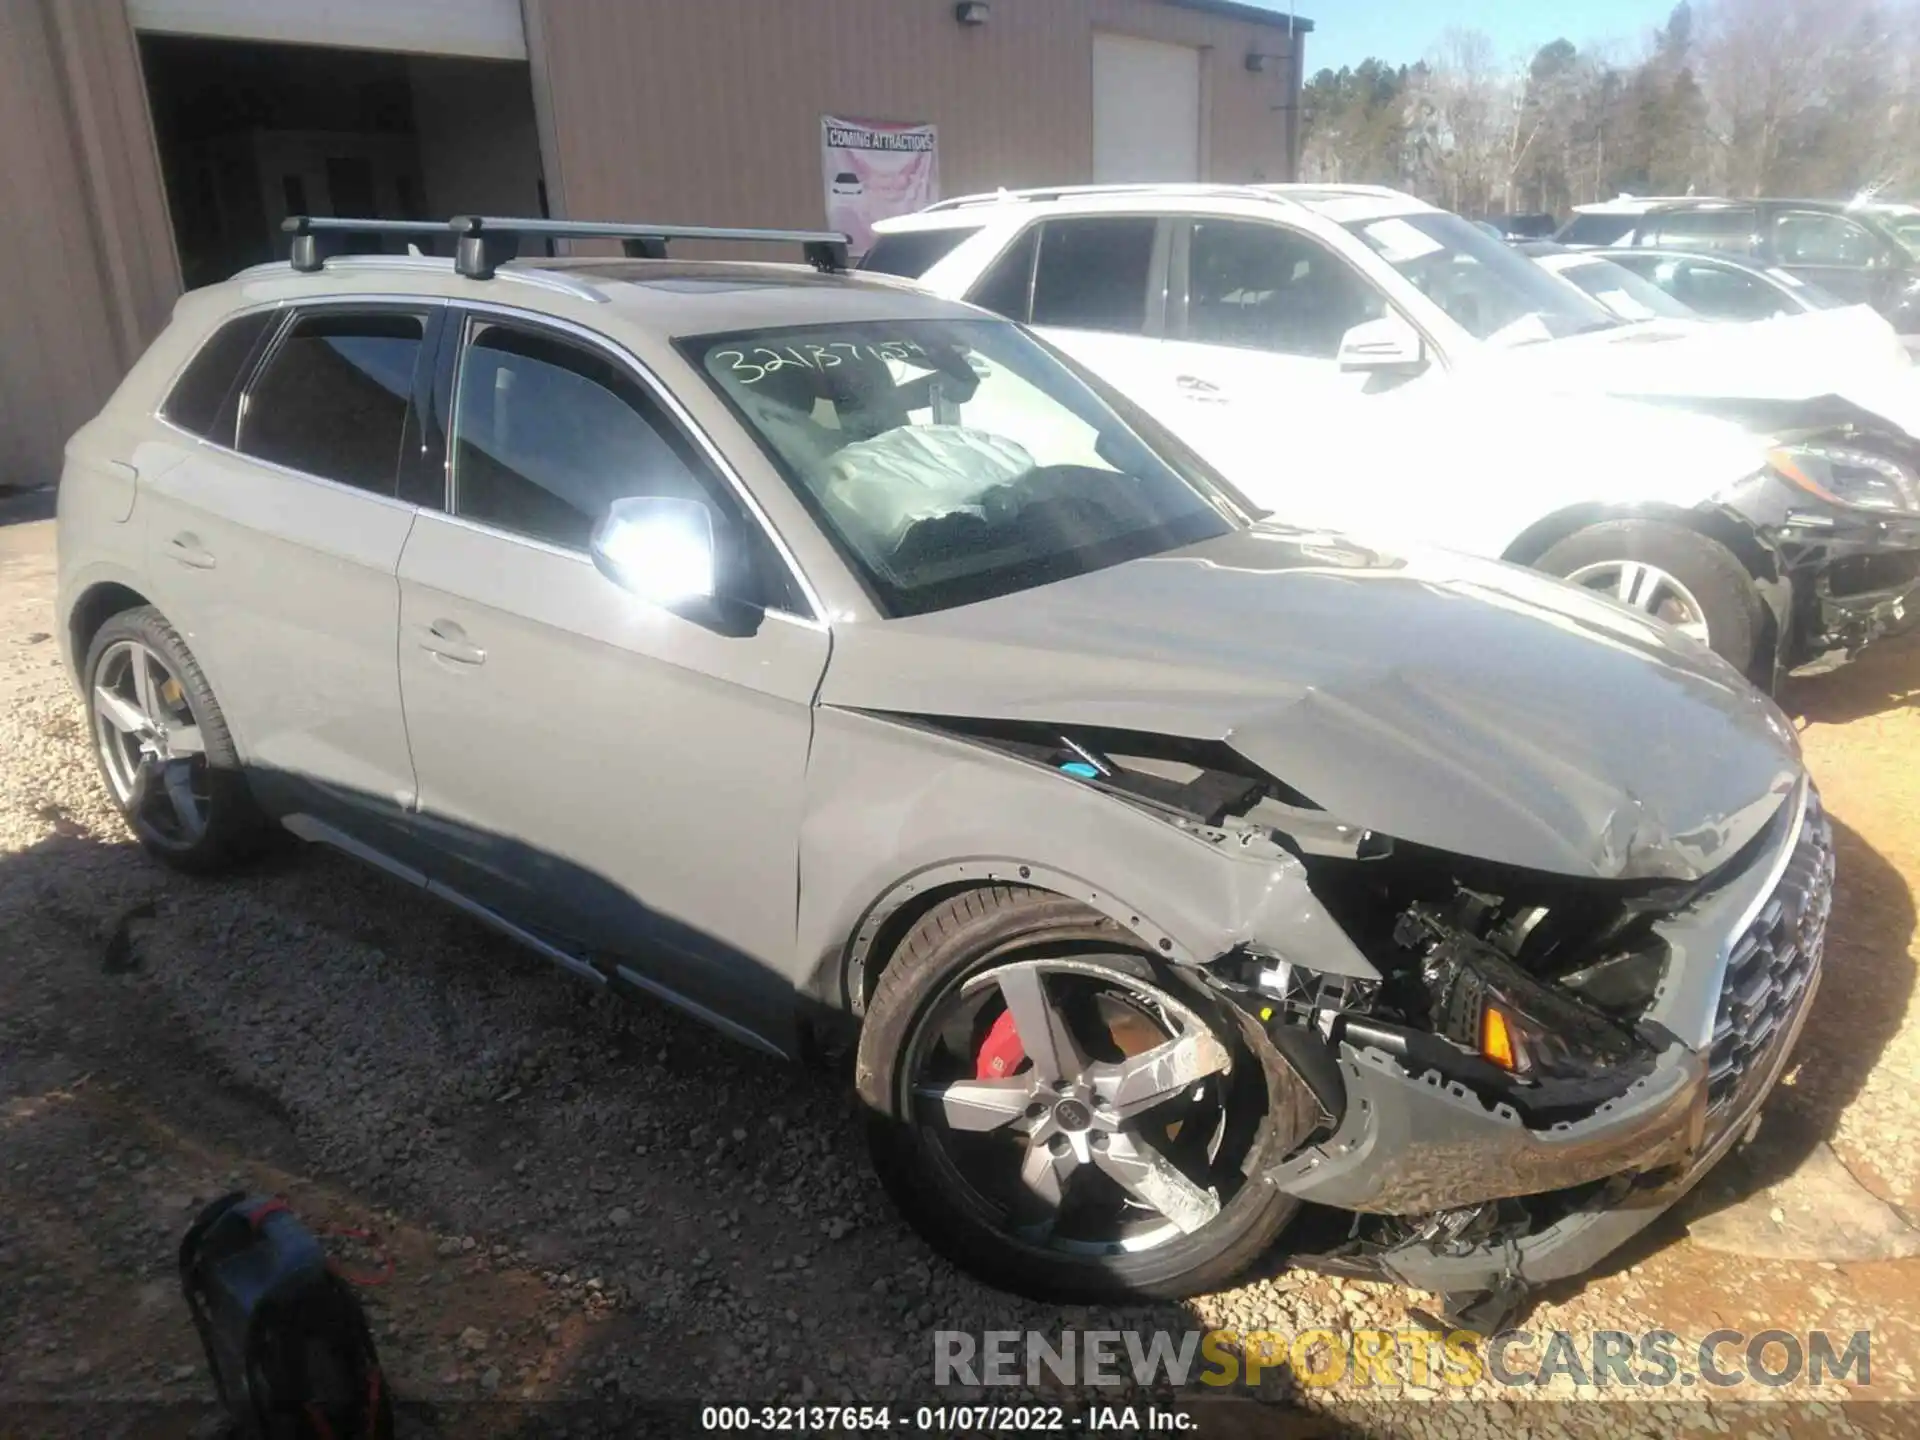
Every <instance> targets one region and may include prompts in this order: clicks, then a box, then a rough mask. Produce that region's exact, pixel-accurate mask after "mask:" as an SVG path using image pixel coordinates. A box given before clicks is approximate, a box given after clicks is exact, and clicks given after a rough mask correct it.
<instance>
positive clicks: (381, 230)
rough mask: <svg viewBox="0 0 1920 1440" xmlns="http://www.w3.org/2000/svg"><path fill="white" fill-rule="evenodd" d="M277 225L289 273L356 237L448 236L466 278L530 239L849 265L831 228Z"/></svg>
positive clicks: (481, 275)
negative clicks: (691, 247)
mask: <svg viewBox="0 0 1920 1440" xmlns="http://www.w3.org/2000/svg"><path fill="white" fill-rule="evenodd" d="M280 228H281V229H282V230H284V231H286V232H287V234H289V235H291V236H292V237H293V255H292V260H293V268H294V269H296V270H304V271H313V270H318V269H319V268H320V267H321V266H322V265H324V264H325V263H326V262H327V260H328V259H329V258H331V257H332V256H336V255H345V254H349V253H351V249H352V243H353V239H354V237H356V236H360V235H414V236H420V235H434V236H447V235H451V236H452V237H453V240H454V253H453V268H454V270H455V271H457V272H458V273H459V274H461V275H464V276H466V277H467V278H468V279H469V280H491V279H492V278H493V275H494V272H495V271H496V270H498V269H499V268H500V266H501V264H502V263H504V262H505V261H508V260H511V259H514V258H515V257H516V256H518V255H519V253H520V242H521V240H522V239H523V238H524V239H533V240H618V241H619V242H620V246H621V249H622V250H624V251H625V252H626V253H627V254H628V255H630V256H633V257H635V258H638V259H645V260H664V259H665V258H666V254H667V242H668V241H669V240H738V241H744V242H773V243H798V244H799V245H800V247H801V250H802V253H804V254H805V255H806V257H807V260H808V261H809V262H810V263H811V264H812V265H813V267H814V268H815V269H816V270H822V271H825V272H827V273H828V274H836V273H839V272H841V271H844V270H845V269H846V268H847V263H848V262H847V247H848V245H849V243H850V241H849V240H848V237H847V236H845V235H842V234H840V233H839V232H837V231H832V230H733V229H718V228H715V227H713V226H709V225H628V224H601V223H600V222H598V221H593V220H541V219H519V218H514V217H509V216H496V215H456V216H454V217H453V219H451V220H448V221H446V222H444V223H441V222H438V221H431V220H356V219H346V218H332V217H321V216H316V215H291V216H289V217H287V219H285V220H283V221H282V222H281V224H280Z"/></svg>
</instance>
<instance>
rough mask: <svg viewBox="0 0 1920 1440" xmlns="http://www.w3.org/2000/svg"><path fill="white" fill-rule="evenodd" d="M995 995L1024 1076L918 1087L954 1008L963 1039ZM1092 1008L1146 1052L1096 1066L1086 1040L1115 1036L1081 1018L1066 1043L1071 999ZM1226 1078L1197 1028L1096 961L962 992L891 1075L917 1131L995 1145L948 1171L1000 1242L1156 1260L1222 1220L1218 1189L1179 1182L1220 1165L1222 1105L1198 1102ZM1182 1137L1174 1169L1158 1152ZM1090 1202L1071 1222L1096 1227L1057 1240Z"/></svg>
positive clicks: (1059, 962) (1208, 1032)
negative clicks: (966, 1018) (902, 1084)
mask: <svg viewBox="0 0 1920 1440" xmlns="http://www.w3.org/2000/svg"><path fill="white" fill-rule="evenodd" d="M1063 991H1070V992H1073V993H1071V994H1065V995H1063V993H1062V992H1063ZM995 992H997V995H998V998H999V999H1000V1001H1002V1002H1004V1007H1005V1012H1006V1013H1007V1014H1009V1015H1011V1017H1012V1023H1013V1027H1014V1029H1015V1030H1016V1031H1017V1034H1018V1037H1019V1044H1020V1047H1021V1049H1022V1051H1023V1052H1024V1055H1025V1063H1024V1065H1023V1066H1022V1067H1021V1068H1019V1069H1017V1070H1016V1071H1015V1072H1014V1073H1012V1074H1009V1075H1003V1076H1000V1077H998V1078H978V1077H977V1076H964V1075H963V1076H960V1077H952V1076H948V1077H946V1078H941V1079H927V1078H923V1072H924V1071H925V1070H926V1069H927V1068H928V1066H927V1060H928V1051H929V1048H930V1037H934V1036H936V1035H937V1033H938V1032H939V1031H940V1029H941V1028H942V1022H943V1019H944V1020H946V1021H947V1022H949V1023H950V1022H951V1016H952V1012H953V1010H954V1009H955V1008H956V1007H958V1008H960V1009H961V1010H963V1011H970V1012H971V1014H972V1015H973V1016H974V1017H976V1019H975V1024H974V1030H975V1031H976V1032H977V1030H978V1018H977V1017H980V1016H982V1015H991V1014H993V1013H994V1003H993V1002H994V996H995ZM1099 993H1104V994H1105V995H1106V996H1107V997H1108V999H1109V1000H1110V1001H1113V1002H1115V1003H1119V1004H1123V1005H1124V1006H1125V1007H1126V1009H1125V1010H1124V1011H1123V1014H1124V1015H1126V1016H1129V1017H1131V1019H1132V1022H1133V1023H1131V1025H1130V1028H1131V1029H1132V1032H1133V1035H1134V1037H1135V1039H1136V1043H1139V1041H1140V1039H1141V1038H1142V1037H1144V1036H1147V1035H1149V1034H1151V1035H1152V1037H1153V1039H1154V1041H1155V1043H1150V1044H1142V1045H1141V1048H1138V1049H1136V1050H1135V1051H1133V1052H1132V1053H1120V1054H1118V1055H1117V1056H1116V1057H1115V1058H1094V1056H1093V1055H1092V1054H1091V1053H1090V1048H1091V1047H1090V1046H1089V1045H1088V1044H1087V1040H1088V1039H1089V1038H1096V1037H1094V1036H1093V1035H1092V1033H1091V1032H1093V1031H1100V1032H1101V1035H1102V1036H1104V1037H1105V1038H1106V1039H1107V1042H1108V1043H1107V1047H1106V1048H1109V1049H1111V1048H1113V1044H1112V1035H1113V1032H1112V1031H1111V1030H1109V1029H1105V1028H1103V1027H1102V1026H1101V1025H1099V1024H1097V1023H1094V1024H1089V1023H1088V1022H1087V1021H1085V1020H1084V1019H1083V1020H1082V1021H1081V1023H1080V1025H1079V1028H1078V1029H1077V1030H1076V1028H1075V1026H1074V1024H1072V1023H1070V1021H1069V1018H1068V1014H1069V1008H1070V1006H1071V1005H1072V1004H1073V1002H1074V1000H1075V999H1076V998H1077V1000H1078V1001H1079V1002H1080V1004H1079V1009H1081V1010H1082V1011H1083V1012H1084V1011H1085V1009H1086V1002H1087V1000H1088V997H1089V995H1094V994H1099ZM1063 999H1064V1000H1065V1001H1066V1002H1067V1003H1066V1004H1063V1003H1062V1001H1063ZM1232 1066H1233V1056H1232V1054H1231V1052H1230V1051H1229V1050H1228V1048H1227V1046H1226V1045H1225V1044H1224V1043H1223V1042H1222V1041H1221V1040H1220V1038H1219V1037H1218V1036H1217V1035H1215V1034H1214V1033H1213V1030H1212V1028H1211V1027H1210V1026H1209V1025H1208V1024H1207V1022H1206V1021H1205V1020H1203V1019H1202V1018H1201V1017H1200V1016H1199V1015H1198V1014H1196V1013H1195V1012H1194V1011H1193V1010H1192V1009H1190V1008H1189V1007H1188V1006H1186V1005H1184V1004H1182V1003H1181V1002H1180V1001H1178V1000H1176V999H1175V998H1174V997H1173V996H1171V995H1169V994H1167V992H1166V991H1164V990H1162V989H1160V988H1159V987H1158V986H1156V985H1152V984H1149V983H1147V982H1146V981H1143V980H1141V979H1139V978H1137V977H1135V976H1133V975H1130V974H1127V973H1126V972H1124V971H1121V970H1118V969H1115V968H1113V967H1111V966H1107V965H1102V964H1100V963H1099V962H1098V961H1096V960H1090V959H1070V958H1060V959H1031V960H1018V961H1013V962H1011V963H1007V964H1001V965H996V966H993V967H992V968H990V969H987V970H984V971H982V972H980V973H979V974H976V975H973V976H971V977H969V978H968V980H967V981H966V982H965V984H963V985H962V986H961V987H960V988H959V989H958V991H957V992H954V993H953V994H951V995H949V996H948V997H947V998H946V1000H945V1001H943V1002H941V1003H938V1004H936V1005H935V1006H934V1007H932V1009H931V1010H930V1012H929V1015H928V1017H927V1018H926V1019H925V1020H923V1021H922V1023H921V1026H920V1029H919V1031H918V1032H917V1033H916V1035H915V1037H914V1038H913V1040H912V1041H911V1042H910V1043H909V1045H908V1048H907V1055H906V1071H905V1073H906V1074H907V1076H909V1077H910V1080H911V1084H912V1093H913V1096H914V1098H915V1100H916V1101H917V1102H919V1103H918V1104H917V1105H916V1115H917V1118H918V1119H919V1120H920V1122H921V1124H922V1125H923V1126H927V1125H932V1126H935V1127H937V1128H938V1129H939V1130H944V1131H945V1132H947V1135H946V1137H944V1138H946V1139H949V1140H968V1139H978V1140H986V1141H992V1142H996V1143H994V1144H993V1146H992V1148H991V1149H979V1148H976V1149H975V1150H973V1151H972V1153H971V1154H970V1155H967V1156H964V1157H963V1156H959V1155H955V1154H952V1153H949V1154H948V1157H947V1158H948V1160H949V1162H950V1163H951V1164H952V1166H953V1168H954V1170H955V1172H956V1174H957V1177H958V1178H959V1179H960V1180H961V1181H962V1183H963V1184H964V1185H966V1186H967V1187H968V1188H969V1189H972V1190H973V1191H974V1192H975V1194H976V1196H978V1197H981V1198H984V1200H985V1204H984V1205H981V1204H980V1203H979V1202H978V1200H976V1203H975V1208H976V1209H982V1210H984V1211H985V1212H986V1213H988V1214H990V1215H991V1214H994V1213H995V1212H999V1213H1000V1214H1001V1215H1002V1216H1003V1217H1004V1218H1003V1220H1002V1227H1003V1228H1005V1229H1006V1230H1008V1231H1009V1232H1010V1233H1011V1234H1013V1235H1014V1236H1016V1237H1017V1238H1019V1239H1022V1240H1024V1241H1027V1242H1028V1243H1033V1244H1039V1245H1043V1246H1046V1247H1048V1248H1052V1249H1057V1250H1063V1251H1068V1252H1077V1253H1083V1254H1111V1253H1116V1252H1140V1251H1145V1250H1150V1249H1154V1248H1157V1247H1158V1246H1161V1245H1164V1244H1167V1243H1169V1242H1171V1241H1173V1240H1176V1239H1178V1238H1179V1237H1181V1236H1183V1235H1191V1234H1192V1233H1194V1232H1195V1231H1196V1230H1199V1229H1200V1228H1201V1227H1202V1226H1204V1225H1205V1224H1207V1222H1208V1221H1210V1220H1212V1219H1213V1218H1214V1216H1216V1215H1218V1214H1219V1213H1220V1208H1221V1204H1222V1197H1221V1194H1220V1191H1219V1188H1218V1187H1217V1186H1216V1185H1214V1184H1210V1183H1203V1181H1201V1180H1196V1179H1195V1178H1194V1177H1193V1175H1192V1174H1190V1173H1189V1171H1190V1170H1193V1169H1202V1168H1204V1169H1208V1170H1211V1169H1215V1168H1217V1166H1216V1162H1219V1161H1220V1160H1221V1158H1222V1157H1221V1156H1220V1155H1219V1147H1220V1144H1221V1140H1222V1138H1223V1136H1224V1134H1225V1130H1226V1127H1225V1123H1224V1120H1225V1111H1224V1095H1223V1092H1222V1091H1221V1087H1220V1085H1219V1084H1217V1083H1216V1084H1215V1085H1214V1086H1213V1087H1212V1092H1211V1093H1209V1088H1208V1086H1207V1083H1206V1082H1208V1081H1209V1080H1210V1079H1211V1078H1212V1077H1216V1076H1218V1077H1221V1078H1222V1080H1224V1077H1225V1076H1226V1075H1227V1073H1228V1072H1229V1071H1230V1070H1231V1069H1232ZM1183 1134H1184V1140H1183V1141H1182V1142H1181V1144H1180V1145H1179V1148H1180V1149H1181V1150H1183V1151H1185V1152H1186V1159H1187V1165H1186V1168H1183V1167H1182V1165H1180V1164H1176V1163H1175V1160H1174V1159H1173V1158H1171V1157H1170V1155H1169V1153H1168V1152H1169V1149H1170V1148H1172V1147H1170V1145H1169V1136H1170V1135H1171V1136H1176V1137H1177V1136H1181V1135H1183ZM995 1172H998V1173H995ZM1016 1173H1017V1183H1014V1184H1012V1185H1009V1184H1008V1183H1007V1182H1008V1181H1009V1180H1011V1179H1012V1178H1013V1177H1014V1175H1015V1174H1016ZM996 1180H997V1181H999V1182H1000V1183H999V1184H998V1185H996V1184H995V1183H994V1182H995V1181H996ZM1090 1190H1093V1191H1098V1192H1100V1194H1099V1195H1095V1196H1093V1197H1091V1198H1092V1200H1093V1201H1094V1203H1093V1205H1091V1206H1088V1205H1086V1204H1079V1213H1077V1215H1076V1218H1077V1219H1079V1220H1081V1221H1085V1220H1086V1219H1087V1218H1088V1215H1087V1212H1088V1211H1089V1210H1096V1211H1097V1210H1099V1209H1100V1204H1099V1202H1100V1198H1101V1196H1104V1198H1105V1202H1106V1203H1105V1210H1104V1213H1100V1214H1097V1215H1095V1216H1094V1222H1095V1223H1094V1226H1093V1228H1092V1229H1091V1230H1089V1229H1088V1228H1087V1227H1086V1226H1085V1225H1082V1226H1081V1227H1080V1228H1079V1229H1078V1230H1077V1231H1072V1230H1069V1229H1068V1228H1067V1227H1063V1226H1062V1225H1061V1224H1060V1219H1061V1216H1062V1214H1063V1212H1064V1211H1065V1210H1066V1209H1067V1208H1068V1207H1069V1204H1070V1202H1074V1203H1077V1202H1082V1201H1086V1200H1088V1199H1089V1198H1090V1197H1089V1195H1088V1192H1089V1191H1090ZM1009 1191H1011V1198H1010V1199H1009V1198H1008V1196H1009ZM996 1192H997V1193H996Z"/></svg>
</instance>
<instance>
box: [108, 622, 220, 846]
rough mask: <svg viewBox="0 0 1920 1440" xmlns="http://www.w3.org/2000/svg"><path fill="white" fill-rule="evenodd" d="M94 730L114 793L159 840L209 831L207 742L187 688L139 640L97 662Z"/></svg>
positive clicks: (173, 841) (183, 841) (187, 841)
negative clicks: (202, 737)
mask: <svg viewBox="0 0 1920 1440" xmlns="http://www.w3.org/2000/svg"><path fill="white" fill-rule="evenodd" d="M93 675H94V680H93V733H94V743H95V745H97V746H98V747H99V751H100V760H101V764H102V766H103V767H104V768H105V770H106V772H107V781H108V783H109V784H110V785H111V786H112V787H113V798H114V799H115V800H117V801H118V802H119V803H120V807H121V809H123V810H124V811H126V813H127V815H128V817H129V818H131V819H134V820H136V821H139V822H142V823H143V825H144V828H145V829H146V830H147V832H148V833H149V834H150V835H151V836H152V837H153V838H154V839H156V840H159V841H160V842H162V843H163V844H169V845H174V846H177V847H179V848H181V849H185V848H187V847H189V846H191V845H193V844H195V843H196V842H197V841H198V840H199V839H200V838H201V837H202V836H204V835H205V834H206V833H207V818H208V797H207V785H206V765H207V760H206V745H205V742H204V741H203V740H202V739H201V735H200V725H199V722H198V721H197V720H196V719H195V718H194V714H193V708H192V706H190V705H189V704H188V703H187V694H186V688H185V687H184V686H183V685H182V684H181V683H180V678H179V677H178V676H177V675H175V674H174V673H173V671H172V670H171V669H170V668H169V667H168V665H167V662H166V661H165V660H164V659H163V658H162V657H161V656H159V655H158V654H156V653H155V652H154V651H152V650H150V649H148V648H147V647H146V646H145V645H142V644H141V643H140V642H139V641H137V640H121V641H119V642H117V643H116V644H113V645H110V646H108V647H107V649H106V650H105V652H103V653H102V655H101V656H100V663H99V665H98V666H97V667H95V669H94V672H93Z"/></svg>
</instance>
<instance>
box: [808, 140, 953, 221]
mask: <svg viewBox="0 0 1920 1440" xmlns="http://www.w3.org/2000/svg"><path fill="white" fill-rule="evenodd" d="M820 162H821V171H822V175H823V178H824V179H825V181H826V186H827V228H828V229H829V230H844V231H845V232H846V233H847V234H848V235H850V236H852V237H853V252H854V254H856V255H859V254H863V253H865V251H866V250H867V247H868V246H870V245H872V244H873V222H874V221H876V220H884V219H886V218H887V217H888V216H889V215H907V214H911V213H912V212H913V211H915V210H919V209H923V208H924V207H926V206H928V205H931V204H932V203H933V202H934V201H935V200H937V199H939V198H940V149H939V144H938V142H937V140H936V139H935V135H934V127H933V126H931V125H896V124H893V123H890V122H888V121H884V120H845V119H841V118H840V117H838V116H834V115H822V116H821V117H820Z"/></svg>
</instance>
